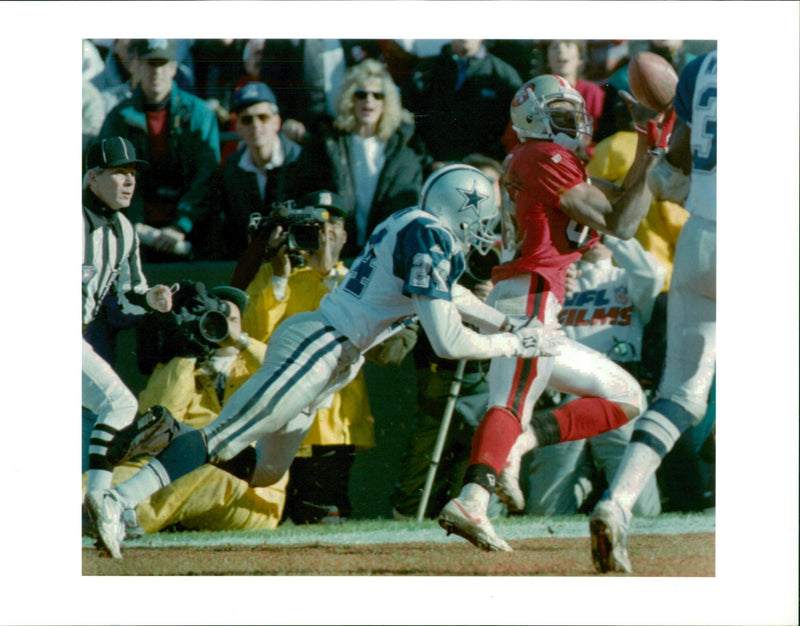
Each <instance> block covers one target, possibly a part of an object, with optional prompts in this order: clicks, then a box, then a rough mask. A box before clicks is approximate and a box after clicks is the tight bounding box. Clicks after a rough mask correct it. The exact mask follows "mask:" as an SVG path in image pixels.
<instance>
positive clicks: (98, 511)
mask: <svg viewBox="0 0 800 626" xmlns="http://www.w3.org/2000/svg"><path fill="white" fill-rule="evenodd" d="M85 506H86V511H87V512H88V513H89V518H90V519H91V520H92V523H93V524H94V527H95V530H96V531H97V537H98V538H99V539H100V544H101V545H102V546H103V547H105V549H106V550H108V552H109V553H110V554H111V556H112V557H114V558H115V559H121V558H122V551H121V549H120V544H121V543H122V542H123V541H124V540H125V522H123V521H122V513H123V511H124V510H125V508H126V506H125V503H124V502H123V501H122V499H121V498H120V497H119V495H117V492H116V491H113V490H111V489H103V490H100V491H90V492H89V493H87V494H86V503H85Z"/></svg>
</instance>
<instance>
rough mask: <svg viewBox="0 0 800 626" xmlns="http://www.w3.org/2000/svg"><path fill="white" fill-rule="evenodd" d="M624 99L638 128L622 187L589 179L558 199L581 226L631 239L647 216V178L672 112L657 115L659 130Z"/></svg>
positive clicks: (644, 112) (666, 134)
mask: <svg viewBox="0 0 800 626" xmlns="http://www.w3.org/2000/svg"><path fill="white" fill-rule="evenodd" d="M621 95H622V96H623V97H625V99H626V101H627V103H628V106H629V109H630V111H631V114H632V116H633V118H634V122H635V124H636V127H637V136H638V141H637V143H636V155H635V156H634V160H633V165H631V167H630V169H629V170H628V173H627V174H626V175H625V179H624V180H623V181H622V185H621V186H617V185H614V184H613V183H610V182H608V181H605V180H602V179H592V180H591V181H590V182H586V183H583V184H580V185H577V186H575V187H573V188H572V189H569V190H568V191H566V192H565V193H564V195H563V196H561V204H560V208H561V210H562V211H564V213H566V214H567V215H569V217H571V218H572V219H574V220H575V221H576V222H578V223H580V224H584V225H586V226H589V227H591V228H594V229H595V230H597V231H600V232H602V233H605V234H608V235H613V236H614V237H619V238H620V239H630V238H631V237H633V235H634V234H635V233H636V229H637V228H638V227H639V222H641V220H642V218H643V217H644V216H645V215H647V212H648V210H649V209H650V203H651V202H652V199H653V196H652V193H651V191H650V188H649V187H648V185H647V174H648V173H649V172H650V170H651V169H653V166H655V164H656V163H657V162H658V160H659V156H660V155H661V154H663V148H664V147H665V146H666V145H667V144H666V142H667V141H668V139H669V136H670V134H671V132H672V125H673V124H674V122H675V116H674V112H673V111H668V112H667V113H666V114H665V115H661V114H659V116H658V117H659V120H660V124H661V125H660V126H659V125H658V124H657V123H656V120H654V119H652V117H653V116H654V115H656V114H655V113H653V112H652V111H648V110H647V109H645V108H644V107H642V105H641V104H639V103H638V102H637V101H636V100H635V99H633V97H632V96H630V95H629V94H627V93H626V92H621Z"/></svg>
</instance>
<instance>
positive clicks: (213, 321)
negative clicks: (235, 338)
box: [199, 311, 228, 343]
mask: <svg viewBox="0 0 800 626" xmlns="http://www.w3.org/2000/svg"><path fill="white" fill-rule="evenodd" d="M199 325H200V335H202V337H203V339H205V340H206V341H210V342H211V343H219V342H220V341H224V340H225V338H226V337H227V336H228V318H227V317H226V316H225V315H224V314H223V313H220V312H219V311H206V312H205V313H203V315H202V316H201V317H200V322H199Z"/></svg>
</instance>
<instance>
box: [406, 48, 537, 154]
mask: <svg viewBox="0 0 800 626" xmlns="http://www.w3.org/2000/svg"><path fill="white" fill-rule="evenodd" d="M521 86H522V79H521V78H520V76H519V74H518V73H517V71H516V70H515V69H514V68H513V67H512V66H511V65H509V64H508V63H506V62H505V61H503V60H501V59H500V58H499V57H497V56H495V55H493V54H491V53H490V52H487V50H486V47H485V46H484V45H483V41H482V40H480V39H453V40H452V41H451V42H450V44H448V45H446V46H444V47H443V48H442V52H441V54H439V55H437V56H433V57H428V58H425V59H423V60H422V61H421V62H420V63H419V64H418V65H417V66H416V68H415V69H414V72H413V74H412V75H411V76H410V78H409V79H408V80H407V81H406V82H405V83H403V87H404V88H403V104H404V105H405V106H406V108H408V109H409V110H410V111H412V112H413V113H414V114H415V115H416V116H417V130H418V132H419V134H420V136H421V137H422V140H423V141H424V142H425V146H426V148H427V150H428V152H429V154H430V155H431V156H432V157H433V158H434V159H435V160H436V161H439V162H447V161H460V160H462V159H463V158H464V157H465V156H467V155H468V154H471V153H474V152H477V153H481V154H485V155H487V156H490V157H492V158H494V159H497V160H498V161H501V162H502V160H503V159H504V158H505V149H504V148H503V145H502V143H501V138H502V135H503V132H504V131H505V128H506V125H507V124H508V115H509V114H508V111H509V106H510V105H511V100H512V98H513V97H514V94H515V93H516V91H517V89H519V87H521Z"/></svg>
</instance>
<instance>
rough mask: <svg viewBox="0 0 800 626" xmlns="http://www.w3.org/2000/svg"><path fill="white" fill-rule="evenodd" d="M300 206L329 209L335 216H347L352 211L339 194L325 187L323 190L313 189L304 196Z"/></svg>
mask: <svg viewBox="0 0 800 626" xmlns="http://www.w3.org/2000/svg"><path fill="white" fill-rule="evenodd" d="M298 206H300V207H309V206H311V207H314V208H316V209H327V210H328V211H329V212H330V213H332V214H333V215H334V217H340V218H346V217H347V216H348V215H349V214H350V213H351V210H350V208H349V207H348V206H347V205H346V204H345V202H344V200H343V199H342V197H341V196H340V195H339V194H336V193H333V192H332V191H327V190H325V189H323V190H322V191H312V192H311V193H309V194H306V195H305V196H303V199H302V200H300V202H299V204H298Z"/></svg>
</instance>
